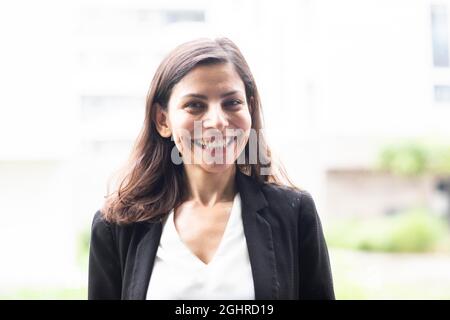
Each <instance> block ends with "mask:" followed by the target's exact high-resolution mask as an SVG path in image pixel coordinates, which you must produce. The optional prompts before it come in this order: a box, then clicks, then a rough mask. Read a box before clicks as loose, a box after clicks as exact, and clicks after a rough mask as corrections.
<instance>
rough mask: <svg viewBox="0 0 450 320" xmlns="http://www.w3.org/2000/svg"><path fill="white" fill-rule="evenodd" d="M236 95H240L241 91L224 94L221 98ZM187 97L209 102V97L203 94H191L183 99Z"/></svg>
mask: <svg viewBox="0 0 450 320" xmlns="http://www.w3.org/2000/svg"><path fill="white" fill-rule="evenodd" d="M235 93H239V91H237V90H233V91H229V92H227V93H224V94H222V95H221V96H220V97H221V98H224V97H227V96H231V95H233V94H235ZM186 97H188V98H189V97H190V98H198V99H203V100H208V97H207V96H205V95H203V94H198V93H189V94H186V95H184V96H183V98H186Z"/></svg>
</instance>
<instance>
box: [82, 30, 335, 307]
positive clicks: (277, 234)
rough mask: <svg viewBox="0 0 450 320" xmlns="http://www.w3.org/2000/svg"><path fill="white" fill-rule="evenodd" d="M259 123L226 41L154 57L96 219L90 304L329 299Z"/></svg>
mask: <svg viewBox="0 0 450 320" xmlns="http://www.w3.org/2000/svg"><path fill="white" fill-rule="evenodd" d="M261 122H262V121H261V107H260V100H259V95H258V91H257V88H256V84H255V81H254V79H253V76H252V74H251V72H250V69H249V67H248V65H247V63H246V61H245V59H244V57H243V56H242V54H241V53H240V51H239V49H238V48H237V47H236V45H235V44H233V43H232V42H231V41H230V40H228V39H225V38H221V39H216V40H209V39H199V40H195V41H191V42H188V43H185V44H182V45H180V46H179V47H177V48H176V49H175V50H173V51H172V52H171V53H170V54H169V55H168V56H167V57H166V58H165V59H164V60H163V62H162V63H161V65H160V66H159V68H158V70H157V71H156V74H155V76H154V78H153V81H152V83H151V86H150V90H149V93H148V96H147V104H146V114H145V121H144V125H143V128H142V131H141V133H140V135H139V137H138V139H137V141H136V143H135V146H134V149H133V153H132V155H131V157H130V159H129V162H128V164H127V166H126V167H125V170H124V175H123V176H122V178H121V180H120V181H121V183H120V184H119V185H118V187H117V188H116V190H115V192H113V193H112V194H110V195H109V196H108V197H107V200H106V201H105V205H104V207H103V208H102V210H100V211H98V212H97V213H96V214H95V217H94V221H93V225H92V234H91V246H90V258H89V285H88V290H89V293H88V296H89V299H334V292H333V286H332V277H331V270H330V264H329V257H328V252H327V247H326V244H325V240H324V237H323V232H322V228H321V224H320V220H319V217H318V215H317V211H316V207H315V204H314V201H313V199H312V198H311V196H310V194H309V193H308V192H306V191H301V190H299V189H298V188H296V187H294V186H293V185H292V184H291V183H290V182H289V179H288V178H287V176H286V174H285V173H284V171H283V170H280V168H279V167H278V166H275V165H274V164H273V161H272V159H271V155H270V150H269V148H268V146H267V145H266V143H265V140H264V137H263V135H262V134H261V128H262V123H261ZM256 150H258V152H256Z"/></svg>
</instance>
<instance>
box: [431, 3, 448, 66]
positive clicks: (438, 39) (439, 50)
mask: <svg viewBox="0 0 450 320" xmlns="http://www.w3.org/2000/svg"><path fill="white" fill-rule="evenodd" d="M431 40H432V42H433V65H434V66H435V67H448V66H449V55H448V12H447V6H446V5H442V4H439V5H437V4H436V5H431Z"/></svg>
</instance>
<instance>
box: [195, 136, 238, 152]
mask: <svg viewBox="0 0 450 320" xmlns="http://www.w3.org/2000/svg"><path fill="white" fill-rule="evenodd" d="M233 140H234V139H233V137H228V138H227V139H226V140H220V141H219V140H215V141H212V142H211V141H208V142H207V141H204V140H194V143H195V144H196V145H197V146H199V147H202V148H208V149H211V148H224V147H226V146H228V145H229V144H231V142H232V141H233Z"/></svg>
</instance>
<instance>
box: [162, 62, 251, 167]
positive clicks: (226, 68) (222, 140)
mask: <svg viewBox="0 0 450 320" xmlns="http://www.w3.org/2000/svg"><path fill="white" fill-rule="evenodd" d="M165 118H166V120H167V126H168V127H169V129H170V132H171V134H172V137H173V140H174V142H175V144H176V146H177V148H178V150H179V151H180V152H181V154H182V158H183V162H184V164H185V165H193V166H196V167H199V168H201V169H203V170H205V171H208V172H211V173H213V172H215V173H217V172H222V171H224V170H226V169H227V168H229V167H230V166H232V165H233V164H234V162H235V160H236V159H237V157H238V156H239V155H240V153H241V152H242V150H243V149H244V148H245V145H246V143H247V141H248V137H249V133H250V129H251V125H252V119H251V116H250V110H249V106H248V101H247V100H246V94H245V86H244V83H243V81H242V79H241V78H240V76H239V74H238V73H237V72H236V71H235V69H234V67H233V65H232V64H230V63H221V64H212V65H204V66H197V67H195V68H194V69H192V70H191V71H190V72H189V73H188V74H187V75H186V76H185V77H184V78H183V79H182V80H181V81H179V82H178V83H177V84H176V85H175V86H174V87H173V89H172V94H171V96H170V99H169V103H168V108H167V113H166V114H165Z"/></svg>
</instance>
